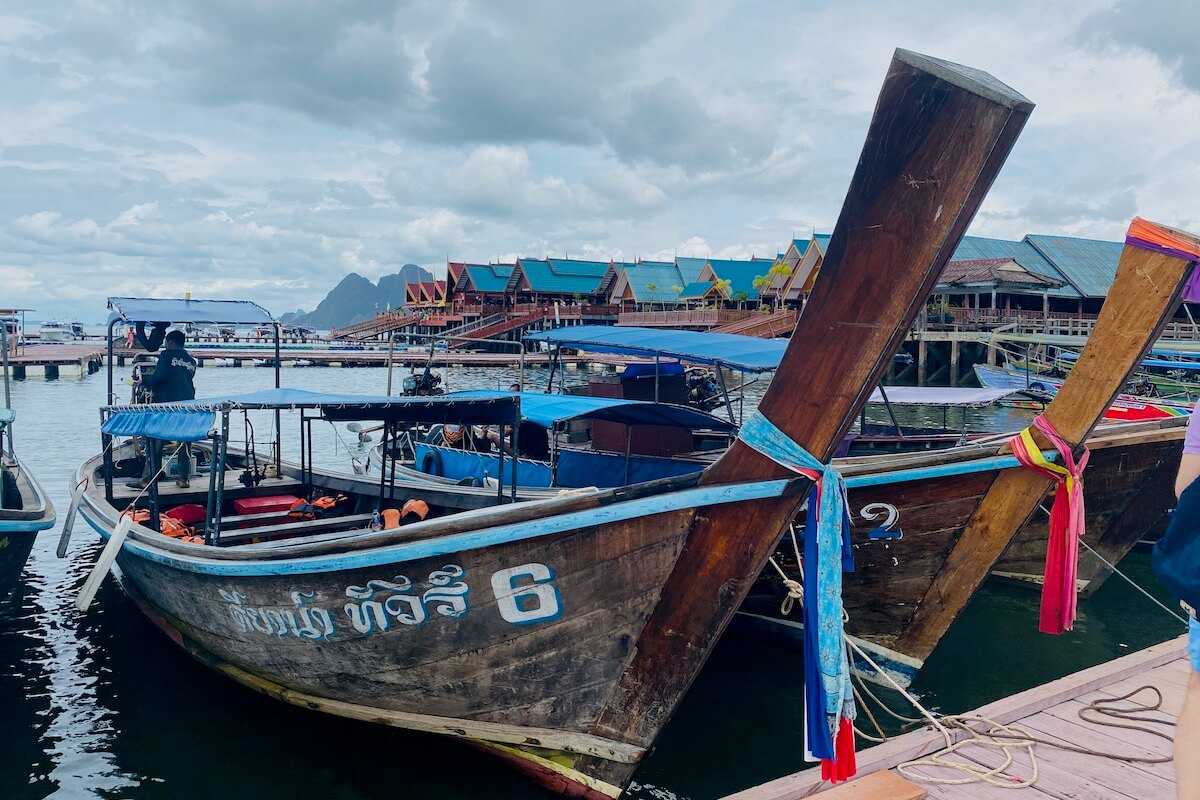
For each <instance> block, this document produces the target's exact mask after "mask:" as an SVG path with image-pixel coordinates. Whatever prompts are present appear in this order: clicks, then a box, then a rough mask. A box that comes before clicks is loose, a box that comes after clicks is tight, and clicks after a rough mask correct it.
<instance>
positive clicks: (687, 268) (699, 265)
mask: <svg viewBox="0 0 1200 800" xmlns="http://www.w3.org/2000/svg"><path fill="white" fill-rule="evenodd" d="M707 263H708V259H707V258H676V259H675V266H676V267H678V268H679V275H680V277H682V278H683V280H684V281H685V282H686V283H694V282H695V281H696V279H697V278H699V277H700V272H701V270H703V269H704V265H705V264H707Z"/></svg>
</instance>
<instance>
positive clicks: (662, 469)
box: [416, 444, 704, 489]
mask: <svg viewBox="0 0 1200 800" xmlns="http://www.w3.org/2000/svg"><path fill="white" fill-rule="evenodd" d="M431 452H432V453H435V454H436V456H437V457H436V459H433V458H430V457H428V456H427V455H426V454H428V453H431ZM416 458H417V468H418V469H420V470H421V471H423V472H425V471H428V472H431V473H432V474H437V475H440V476H442V477H444V478H450V479H451V480H455V481H460V480H462V479H463V478H476V479H478V480H480V481H482V480H484V478H492V479H495V478H496V473H497V472H498V471H500V457H499V456H498V455H496V454H495V453H477V452H474V451H470V450H458V449H454V448H449V447H433V446H430V445H427V444H418V445H417V447H416ZM435 465H436V466H435ZM628 468H629V469H628V477H629V480H626V479H625V478H626V463H625V456H624V455H622V454H618V453H598V452H595V451H590V450H560V451H559V454H558V471H557V474H556V475H555V476H554V485H555V486H558V487H561V488H572V489H575V488H580V487H584V486H596V487H599V488H601V489H608V488H612V487H614V486H625V485H627V484H632V483H643V482H645V481H652V480H657V479H658V478H671V477H675V476H677V475H690V474H692V473H696V472H700V471H701V470H702V469H704V465H703V464H699V463H696V462H694V461H679V460H675V459H671V458H657V457H654V456H630V458H629V464H628ZM551 477H552V476H551V469H550V465H549V464H547V463H546V462H544V461H530V460H528V459H524V458H523V459H520V461H519V464H518V467H517V485H518V486H524V487H526V488H530V487H533V488H540V489H545V488H548V487H549V486H550V485H551ZM511 481H512V459H511V458H508V457H506V458H505V459H504V469H503V471H502V474H501V483H503V484H504V485H505V486H508V485H509V483H510V482H511Z"/></svg>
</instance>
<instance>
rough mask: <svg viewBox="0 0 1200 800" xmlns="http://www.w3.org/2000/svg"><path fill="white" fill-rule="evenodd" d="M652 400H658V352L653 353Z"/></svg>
mask: <svg viewBox="0 0 1200 800" xmlns="http://www.w3.org/2000/svg"><path fill="white" fill-rule="evenodd" d="M654 402H656V403H657V402H658V353H655V354H654Z"/></svg>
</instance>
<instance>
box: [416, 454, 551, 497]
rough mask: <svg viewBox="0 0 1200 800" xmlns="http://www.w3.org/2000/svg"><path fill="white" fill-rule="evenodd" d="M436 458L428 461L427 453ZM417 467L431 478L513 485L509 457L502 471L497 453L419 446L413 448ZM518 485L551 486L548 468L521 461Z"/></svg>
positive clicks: (518, 469) (535, 462) (510, 459)
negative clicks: (467, 479)
mask: <svg viewBox="0 0 1200 800" xmlns="http://www.w3.org/2000/svg"><path fill="white" fill-rule="evenodd" d="M429 453H433V454H434V455H435V456H436V457H434V458H431V457H430V456H429V455H428V454H429ZM416 461H417V468H418V469H420V470H421V471H422V472H428V473H429V474H431V475H441V476H442V477H444V478H450V479H451V480H455V481H461V480H462V479H463V478H476V479H477V480H479V481H483V480H484V478H493V479H494V478H496V475H497V473H498V472H500V473H501V474H500V482H501V483H503V484H504V485H505V486H508V485H509V484H510V483H511V482H512V462H513V460H512V458H511V457H509V456H505V458H504V469H503V471H501V470H500V456H499V455H498V454H496V453H476V452H473V451H470V450H458V449H455V448H452V447H434V446H431V445H428V444H418V445H417V447H416ZM517 485H518V486H526V487H530V486H531V487H536V488H539V489H545V488H548V487H549V486H550V465H549V464H547V463H545V462H543V461H530V460H529V459H525V458H522V459H520V460H519V462H518V466H517Z"/></svg>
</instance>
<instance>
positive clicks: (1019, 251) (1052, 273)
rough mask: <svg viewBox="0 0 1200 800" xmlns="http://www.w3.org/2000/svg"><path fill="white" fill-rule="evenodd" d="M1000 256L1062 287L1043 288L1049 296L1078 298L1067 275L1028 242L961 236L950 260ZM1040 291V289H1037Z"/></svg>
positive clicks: (975, 259) (970, 259)
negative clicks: (960, 240)
mask: <svg viewBox="0 0 1200 800" xmlns="http://www.w3.org/2000/svg"><path fill="white" fill-rule="evenodd" d="M990 258H1004V259H1011V260H1012V261H1015V262H1017V263H1018V264H1020V265H1021V266H1022V267H1024V268H1025V269H1027V270H1029V271H1030V272H1031V273H1033V274H1034V275H1041V276H1043V277H1046V278H1052V279H1054V280H1056V281H1059V282H1060V283H1062V284H1064V285H1063V286H1059V287H1055V288H1051V289H1047V290H1046V292H1047V293H1048V294H1049V295H1050V296H1051V297H1072V298H1077V297H1080V296H1081V295H1080V293H1079V292H1078V291H1077V290H1076V289H1075V288H1074V287H1073V286H1071V285H1070V283H1069V282H1068V281H1067V277H1066V276H1065V275H1064V274H1063V273H1061V272H1059V271H1058V270H1057V269H1055V267H1054V265H1053V264H1052V263H1050V261H1048V260H1047V259H1046V258H1045V257H1044V256H1043V255H1042V254H1041V253H1040V252H1038V250H1037V248H1035V247H1034V246H1033V245H1031V244H1029V242H1025V241H1021V242H1010V241H1006V240H1004V239H987V238H984V237H982V236H964V237H963V239H962V242H960V243H959V245H958V249H957V250H955V251H954V255H953V256H952V257H951V259H950V260H951V261H979V260H980V259H990ZM1039 294H1040V292H1039Z"/></svg>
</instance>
